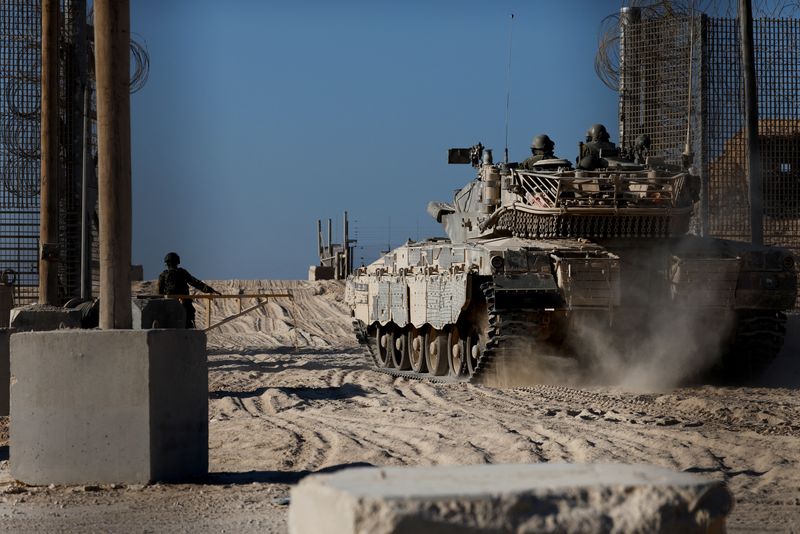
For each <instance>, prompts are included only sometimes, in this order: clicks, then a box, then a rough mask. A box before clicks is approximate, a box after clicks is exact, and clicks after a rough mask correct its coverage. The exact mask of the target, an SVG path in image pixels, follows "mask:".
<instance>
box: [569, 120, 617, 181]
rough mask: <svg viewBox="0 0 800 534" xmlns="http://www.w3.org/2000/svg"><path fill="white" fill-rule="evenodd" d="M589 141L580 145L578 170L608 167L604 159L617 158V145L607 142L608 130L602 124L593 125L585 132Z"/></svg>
mask: <svg viewBox="0 0 800 534" xmlns="http://www.w3.org/2000/svg"><path fill="white" fill-rule="evenodd" d="M589 137H591V139H592V140H591V141H589V142H587V143H585V144H581V154H580V156H578V168H579V169H584V170H595V169H599V168H603V167H606V166H608V162H607V161H606V159H605V158H608V157H612V158H613V157H617V156H619V149H617V145H615V144H614V143H612V142H611V141H609V139H610V136H609V135H608V130H606V127H605V126H603V125H602V124H595V125H593V126H592V127H591V128H589V131H588V132H586V138H587V139H589Z"/></svg>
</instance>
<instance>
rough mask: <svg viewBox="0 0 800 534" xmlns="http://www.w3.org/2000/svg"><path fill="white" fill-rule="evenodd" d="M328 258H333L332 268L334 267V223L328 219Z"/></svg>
mask: <svg viewBox="0 0 800 534" xmlns="http://www.w3.org/2000/svg"><path fill="white" fill-rule="evenodd" d="M328 257H329V258H331V267H333V265H334V263H333V221H332V220H331V219H328Z"/></svg>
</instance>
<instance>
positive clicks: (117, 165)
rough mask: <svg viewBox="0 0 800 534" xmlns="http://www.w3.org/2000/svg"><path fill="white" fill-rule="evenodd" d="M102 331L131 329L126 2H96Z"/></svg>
mask: <svg viewBox="0 0 800 534" xmlns="http://www.w3.org/2000/svg"><path fill="white" fill-rule="evenodd" d="M94 42H95V72H96V73H97V128H98V135H97V145H98V169H99V193H100V195H99V198H100V303H101V304H100V328H102V329H114V328H116V329H127V328H131V282H130V269H131V131H130V120H131V112H130V92H129V80H130V2H129V0H95V2H94Z"/></svg>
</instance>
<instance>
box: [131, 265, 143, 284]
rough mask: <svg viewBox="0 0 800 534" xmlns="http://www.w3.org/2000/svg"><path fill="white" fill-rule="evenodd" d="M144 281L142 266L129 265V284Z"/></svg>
mask: <svg viewBox="0 0 800 534" xmlns="http://www.w3.org/2000/svg"><path fill="white" fill-rule="evenodd" d="M142 280H144V266H143V265H131V282H141V281H142Z"/></svg>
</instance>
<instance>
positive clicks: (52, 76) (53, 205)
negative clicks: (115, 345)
mask: <svg viewBox="0 0 800 534" xmlns="http://www.w3.org/2000/svg"><path fill="white" fill-rule="evenodd" d="M58 4H59V0H42V103H41V112H42V118H41V135H42V137H41V187H40V195H41V201H40V202H41V210H40V215H39V304H50V305H57V304H59V303H58V256H59V254H58V20H59V15H58Z"/></svg>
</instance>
